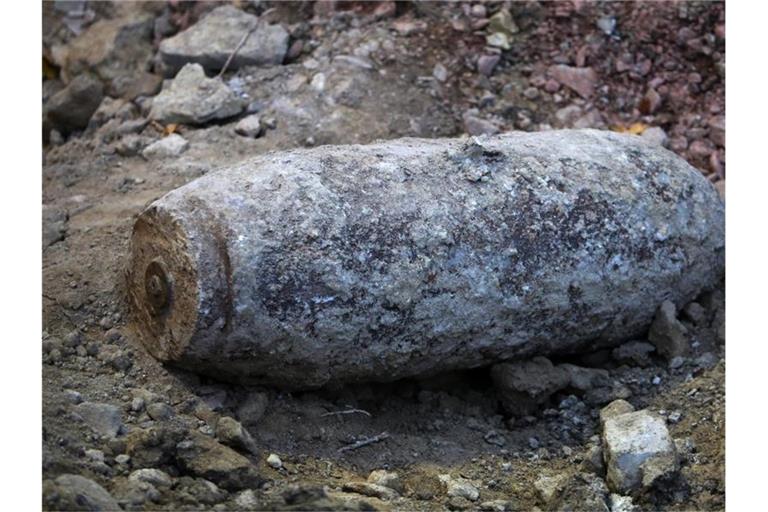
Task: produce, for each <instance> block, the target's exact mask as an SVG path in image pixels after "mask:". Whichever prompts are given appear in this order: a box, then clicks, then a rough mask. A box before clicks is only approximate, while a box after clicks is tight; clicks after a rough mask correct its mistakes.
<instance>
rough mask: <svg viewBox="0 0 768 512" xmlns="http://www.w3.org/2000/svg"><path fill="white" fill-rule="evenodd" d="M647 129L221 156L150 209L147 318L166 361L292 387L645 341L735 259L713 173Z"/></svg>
mask: <svg viewBox="0 0 768 512" xmlns="http://www.w3.org/2000/svg"><path fill="white" fill-rule="evenodd" d="M637 139H638V138H637V136H634V135H622V134H617V133H611V132H600V131H595V130H579V131H567V130H566V131H547V132H537V133H525V132H510V133H507V134H504V135H500V136H495V137H493V136H486V137H475V138H470V139H465V140H461V139H458V140H456V139H400V140H390V141H387V142H382V143H377V144H372V145H368V146H362V145H356V146H321V147H317V148H312V149H296V150H293V151H286V152H280V153H269V154H264V155H260V156H258V157H256V158H253V159H251V160H248V161H246V162H242V163H240V164H238V165H237V166H234V167H232V168H228V169H222V170H221V171H219V172H216V173H209V174H208V175H206V176H203V177H201V178H198V179H197V180H195V181H192V182H190V183H188V184H186V185H185V186H183V187H181V188H179V189H176V190H174V191H171V192H170V193H168V194H166V195H165V196H163V198H161V199H159V200H158V201H156V202H154V203H152V205H151V206H150V207H148V208H147V209H146V210H145V211H144V212H143V213H142V214H141V215H139V217H138V218H137V219H136V224H135V228H134V230H133V239H132V241H131V248H130V250H131V255H130V268H129V272H128V283H129V284H128V286H127V292H128V295H129V303H130V307H131V312H132V318H133V319H135V324H136V325H135V327H137V328H139V329H140V330H141V331H142V333H143V336H142V339H143V341H144V342H145V344H146V346H147V348H148V350H149V351H150V353H152V354H153V355H154V356H155V357H157V358H159V359H161V360H164V361H167V362H170V363H172V364H175V365H178V366H182V367H186V368H188V369H190V370H193V371H196V372H200V373H208V374H211V375H214V376H215V377H216V378H217V379H230V380H239V381H246V382H247V381H250V383H252V384H263V383H267V382H271V383H273V384H277V385H280V386H284V387H313V386H322V385H324V384H327V383H329V382H331V381H335V382H343V381H350V380H396V379H400V378H404V377H407V376H416V375H423V374H426V373H435V372H440V371H447V370H452V369H458V368H468V367H473V368H474V367H479V366H482V365H484V364H493V363H497V362H499V361H504V360H513V359H521V358H527V357H533V356H537V355H546V354H556V353H565V352H571V353H572V352H573V351H577V350H579V351H583V350H587V349H588V347H590V346H591V347H601V346H602V347H610V346H613V345H616V344H619V343H621V342H623V341H625V340H627V339H637V336H639V335H641V334H643V333H644V332H645V331H646V330H647V329H648V327H649V325H650V323H651V320H652V318H653V315H654V311H655V306H654V305H655V304H659V303H661V302H662V300H664V299H665V298H670V299H673V300H674V301H676V302H679V303H687V302H689V301H690V300H692V298H693V297H695V296H696V295H698V294H699V293H700V291H701V290H702V289H703V288H705V287H707V286H712V284H713V283H716V282H718V280H719V279H720V278H721V276H722V272H723V256H724V237H723V234H724V226H723V218H724V217H723V216H724V210H723V205H722V203H721V202H720V199H719V198H718V197H717V194H716V192H715V190H714V189H713V188H712V186H711V184H710V183H709V182H708V181H707V180H706V179H705V178H704V177H703V176H702V174H701V173H700V172H699V171H697V170H696V169H694V168H693V167H691V166H690V165H689V164H688V163H687V162H685V161H684V160H682V159H681V158H679V157H678V156H676V155H674V154H673V153H671V152H669V151H667V150H664V149H662V148H655V147H650V146H648V145H647V144H644V143H642V142H640V141H638V140H637ZM371 166H373V167H371ZM606 169H610V173H606ZM651 176H653V178H651ZM555 183H556V184H557V186H555V185H554V184H555ZM373 188H375V189H376V191H377V192H376V193H375V194H372V193H370V190H372V189H373ZM669 197H676V198H679V199H676V200H675V201H674V202H671V201H669ZM680 197H682V199H680ZM352 205H354V207H352ZM254 240H259V243H258V244H256V243H255V242H254ZM248 241H250V242H248ZM246 242H248V243H246ZM251 242H253V243H251ZM221 244H225V245H226V248H227V251H222V245H221ZM403 254H408V255H411V256H409V257H408V258H403V257H402V255H403ZM683 255H684V256H685V257H684V258H683ZM158 259H159V260H161V261H162V262H163V264H164V266H163V265H160V264H159V263H158V262H157V261H156V260H158ZM153 262H154V263H153ZM227 269H229V270H227ZM148 271H149V272H150V274H151V275H150V277H152V275H154V276H156V277H157V279H151V280H149V281H148V280H147V275H148V274H147V272H148ZM228 272H229V273H231V279H227V278H226V276H227V275H228ZM596 276H599V278H598V277H596ZM152 283H154V285H153V286H148V285H150V284H152ZM164 283H165V285H164ZM166 285H167V286H166ZM163 290H167V291H169V292H171V293H172V296H173V300H171V301H168V300H167V298H166V299H164V298H163V297H164V296H165V297H168V296H170V295H166V294H165V293H163ZM199 297H205V300H203V299H200V300H198V298H199ZM478 333H480V334H478ZM361 339H365V340H368V341H367V342H366V343H365V344H364V345H359V343H360V340H361ZM169 340H170V341H169ZM351 347H364V348H358V349H355V350H352V349H351Z"/></svg>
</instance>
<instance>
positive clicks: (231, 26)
mask: <svg viewBox="0 0 768 512" xmlns="http://www.w3.org/2000/svg"><path fill="white" fill-rule="evenodd" d="M249 31H252V32H251V33H250V35H249V36H248V37H247V39H246V40H245V43H244V44H243V46H242V47H241V48H240V49H239V50H238V52H237V55H235V57H234V58H233V59H232V62H231V63H230V65H229V68H228V69H229V70H236V69H238V68H240V67H242V66H263V65H274V64H281V63H282V62H283V58H284V57H285V53H286V52H287V51H288V38H289V35H288V32H287V31H286V30H285V29H284V28H283V27H281V26H280V25H267V24H266V23H264V22H260V20H259V19H258V18H257V17H256V16H253V15H252V14H248V13H245V12H243V11H241V10H240V9H237V8H236V7H234V6H232V5H224V6H221V7H217V8H216V9H214V10H212V11H211V12H210V13H208V15H206V16H205V17H204V18H202V19H201V20H200V21H198V22H197V23H195V24H194V25H192V26H191V27H189V28H188V29H187V30H184V31H183V32H180V33H179V34H176V35H175V36H173V37H171V38H168V39H165V40H164V41H163V42H162V43H160V58H161V59H162V61H163V64H165V65H166V66H167V67H168V69H169V71H170V72H171V73H174V72H176V71H177V70H179V69H181V68H182V67H183V66H184V65H186V64H188V63H190V62H193V63H197V64H200V65H202V66H203V67H205V68H206V69H208V70H211V71H218V70H220V69H221V68H222V67H223V66H224V63H225V62H226V61H227V59H228V58H229V56H230V55H231V54H232V52H233V51H234V50H235V48H236V47H237V45H238V44H239V43H240V41H241V39H242V38H243V36H245V35H246V34H248V33H249Z"/></svg>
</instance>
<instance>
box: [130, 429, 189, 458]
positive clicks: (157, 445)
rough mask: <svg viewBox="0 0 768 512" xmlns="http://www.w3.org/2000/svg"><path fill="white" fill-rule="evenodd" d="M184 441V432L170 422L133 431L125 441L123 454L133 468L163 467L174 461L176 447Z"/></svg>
mask: <svg viewBox="0 0 768 512" xmlns="http://www.w3.org/2000/svg"><path fill="white" fill-rule="evenodd" d="M183 439H184V430H183V429H182V428H180V427H178V426H177V425H174V424H173V423H172V422H167V423H163V424H161V425H158V426H153V427H151V428H147V429H143V428H137V429H133V430H132V431H131V432H130V433H129V434H128V435H127V436H126V439H125V448H124V450H125V452H126V453H127V454H128V455H130V456H131V459H132V460H133V464H134V466H135V467H145V468H151V467H158V466H160V467H163V466H165V465H168V464H171V463H173V462H174V460H175V454H176V446H177V445H178V444H179V442H180V441H182V440H183Z"/></svg>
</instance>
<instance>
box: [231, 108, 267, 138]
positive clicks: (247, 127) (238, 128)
mask: <svg viewBox="0 0 768 512" xmlns="http://www.w3.org/2000/svg"><path fill="white" fill-rule="evenodd" d="M263 131H264V128H263V127H262V126H261V118H260V117H259V116H258V115H256V114H252V115H250V116H246V117H244V118H242V119H241V120H240V121H238V122H237V124H236V125H235V133H236V134H238V135H242V136H243V137H252V138H254V139H255V138H258V137H259V136H260V135H261V134H262V132H263Z"/></svg>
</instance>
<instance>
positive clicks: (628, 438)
mask: <svg viewBox="0 0 768 512" xmlns="http://www.w3.org/2000/svg"><path fill="white" fill-rule="evenodd" d="M603 451H604V454H605V462H606V468H607V476H606V480H607V481H608V485H609V486H610V487H611V489H612V490H613V491H615V492H619V493H621V494H626V493H628V492H631V491H634V490H637V489H640V488H647V487H650V486H651V485H653V483H654V482H655V480H656V479H657V478H658V477H660V476H663V475H666V474H669V473H671V472H673V471H675V470H677V452H676V450H675V444H674V443H673V442H672V438H671V437H670V435H669V431H668V430H667V425H666V422H665V421H664V419H663V418H661V417H660V416H658V415H656V414H653V413H651V412H648V411H646V410H642V411H637V412H628V413H625V414H617V415H615V416H612V417H609V418H607V419H606V420H605V423H604V427H603Z"/></svg>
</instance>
